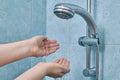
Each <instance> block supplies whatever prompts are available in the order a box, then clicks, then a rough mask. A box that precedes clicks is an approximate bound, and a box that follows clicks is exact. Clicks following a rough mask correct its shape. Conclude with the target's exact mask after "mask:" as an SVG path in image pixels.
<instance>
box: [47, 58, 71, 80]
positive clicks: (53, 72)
mask: <svg viewBox="0 0 120 80" xmlns="http://www.w3.org/2000/svg"><path fill="white" fill-rule="evenodd" d="M69 65H70V62H69V61H68V60H66V59H64V58H61V59H57V60H56V61H55V62H54V63H47V66H48V69H47V76H49V77H54V78H57V77H62V76H63V75H65V74H66V73H68V72H69V71H70V69H69Z"/></svg>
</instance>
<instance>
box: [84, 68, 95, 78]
mask: <svg viewBox="0 0 120 80" xmlns="http://www.w3.org/2000/svg"><path fill="white" fill-rule="evenodd" d="M83 75H84V76H85V77H95V76H96V68H95V67H93V68H90V69H84V70H83Z"/></svg>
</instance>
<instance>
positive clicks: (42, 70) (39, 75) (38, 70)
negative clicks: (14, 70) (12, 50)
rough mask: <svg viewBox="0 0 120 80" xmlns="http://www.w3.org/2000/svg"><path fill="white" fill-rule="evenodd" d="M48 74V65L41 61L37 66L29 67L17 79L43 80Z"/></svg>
mask: <svg viewBox="0 0 120 80" xmlns="http://www.w3.org/2000/svg"><path fill="white" fill-rule="evenodd" d="M45 76H46V66H44V63H39V64H37V65H36V66H35V67H33V68H31V69H29V70H28V71H26V72H25V73H23V74H22V75H20V76H19V77H17V78H16V79H15V80H42V79H43V78H44V77H45Z"/></svg>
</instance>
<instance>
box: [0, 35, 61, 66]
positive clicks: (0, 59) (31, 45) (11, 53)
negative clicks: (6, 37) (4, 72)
mask: <svg viewBox="0 0 120 80" xmlns="http://www.w3.org/2000/svg"><path fill="white" fill-rule="evenodd" d="M46 46H47V47H48V48H46ZM58 48H59V45H58V43H57V42H56V41H55V40H47V38H46V37H43V36H37V37H33V38H31V39H28V40H23V41H19V42H14V43H8V44H1V45H0V66H3V65H5V64H8V63H11V62H14V61H17V60H20V59H23V58H26V57H30V56H36V57H38V56H44V55H46V54H47V55H49V54H51V53H53V52H55V51H56V50H57V49H58Z"/></svg>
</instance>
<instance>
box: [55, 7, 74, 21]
mask: <svg viewBox="0 0 120 80" xmlns="http://www.w3.org/2000/svg"><path fill="white" fill-rule="evenodd" d="M54 14H55V15H56V16H57V17H59V18H62V19H70V18H72V17H73V16H74V12H73V11H72V10H71V9H70V8H68V7H65V6H62V5H56V6H55V8H54Z"/></svg>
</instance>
